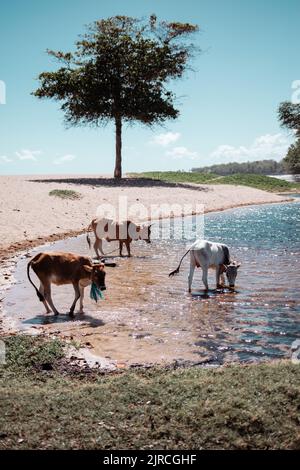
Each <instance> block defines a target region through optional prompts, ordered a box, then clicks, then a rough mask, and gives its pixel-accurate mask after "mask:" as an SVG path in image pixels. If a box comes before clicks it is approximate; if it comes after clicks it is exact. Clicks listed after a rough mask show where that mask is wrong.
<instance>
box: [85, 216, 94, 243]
mask: <svg viewBox="0 0 300 470" xmlns="http://www.w3.org/2000/svg"><path fill="white" fill-rule="evenodd" d="M92 223H93V222H91V223H90V225H89V226H88V228H87V230H86V241H87V244H88V245H89V249H91V237H90V236H89V232H90V231H91V229H92Z"/></svg>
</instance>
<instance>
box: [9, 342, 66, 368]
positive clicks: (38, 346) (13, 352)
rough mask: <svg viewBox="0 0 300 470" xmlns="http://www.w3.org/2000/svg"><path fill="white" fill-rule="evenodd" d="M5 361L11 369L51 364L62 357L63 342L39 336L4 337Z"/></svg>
mask: <svg viewBox="0 0 300 470" xmlns="http://www.w3.org/2000/svg"><path fill="white" fill-rule="evenodd" d="M4 342H5V349H6V362H7V367H8V368H9V369H11V370H15V369H20V370H26V369H38V368H40V367H42V366H43V365H44V364H47V365H48V366H53V365H54V364H55V363H56V361H57V360H58V359H60V358H62V357H63V355H64V354H63V344H62V343H61V341H60V340H58V339H53V340H51V341H49V340H48V341H45V340H44V339H43V338H41V337H37V338H35V337H32V336H27V335H26V336H25V335H24V336H21V335H20V336H12V337H8V338H5V340H4Z"/></svg>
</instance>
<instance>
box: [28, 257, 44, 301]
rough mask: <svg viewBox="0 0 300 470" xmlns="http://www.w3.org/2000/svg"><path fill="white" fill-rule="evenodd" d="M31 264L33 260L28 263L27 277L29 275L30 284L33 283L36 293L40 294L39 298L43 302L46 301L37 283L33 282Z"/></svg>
mask: <svg viewBox="0 0 300 470" xmlns="http://www.w3.org/2000/svg"><path fill="white" fill-rule="evenodd" d="M31 264H32V260H31V261H29V263H28V264H27V277H28V280H29V282H30V284H32V285H33V287H34V288H35V291H36V295H37V296H38V298H39V300H40V301H41V302H44V300H45V297H44V296H43V294H41V293H40V291H39V290H38V288H37V287H36V285H35V284H34V283H33V282H32V280H31V277H30V272H29V270H30V266H31Z"/></svg>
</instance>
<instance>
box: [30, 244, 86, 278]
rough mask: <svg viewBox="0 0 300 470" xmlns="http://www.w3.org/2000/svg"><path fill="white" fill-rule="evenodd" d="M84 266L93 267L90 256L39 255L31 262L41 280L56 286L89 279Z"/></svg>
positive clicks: (67, 254) (54, 253)
mask: <svg viewBox="0 0 300 470" xmlns="http://www.w3.org/2000/svg"><path fill="white" fill-rule="evenodd" d="M84 265H88V266H92V260H91V259H90V258H89V257H88V256H82V255H76V254H74V253H62V252H48V253H39V254H37V255H36V256H35V257H34V258H33V259H32V261H31V266H32V269H33V271H34V272H35V273H36V274H37V275H38V277H40V278H45V279H48V280H49V281H51V282H54V283H55V284H66V283H71V282H73V281H78V280H79V279H83V278H86V277H88V273H87V271H86V270H85V269H84Z"/></svg>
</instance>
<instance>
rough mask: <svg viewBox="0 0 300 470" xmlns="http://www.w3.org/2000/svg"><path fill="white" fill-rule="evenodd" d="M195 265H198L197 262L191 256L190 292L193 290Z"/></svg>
mask: <svg viewBox="0 0 300 470" xmlns="http://www.w3.org/2000/svg"><path fill="white" fill-rule="evenodd" d="M195 267H196V264H195V260H194V257H193V256H191V260H190V272H189V277H188V283H189V292H192V283H193V277H194V271H195Z"/></svg>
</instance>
